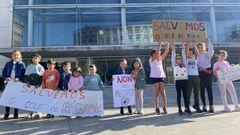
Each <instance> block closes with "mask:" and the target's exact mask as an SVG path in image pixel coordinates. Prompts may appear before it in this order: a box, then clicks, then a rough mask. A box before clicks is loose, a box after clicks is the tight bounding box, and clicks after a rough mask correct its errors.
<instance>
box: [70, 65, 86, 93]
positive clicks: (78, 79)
mask: <svg viewBox="0 0 240 135" xmlns="http://www.w3.org/2000/svg"><path fill="white" fill-rule="evenodd" d="M81 73H82V69H81V68H80V67H76V68H74V70H73V74H72V76H71V78H70V80H69V82H68V90H69V91H71V92H76V91H81V88H82V86H83V77H82V76H81Z"/></svg>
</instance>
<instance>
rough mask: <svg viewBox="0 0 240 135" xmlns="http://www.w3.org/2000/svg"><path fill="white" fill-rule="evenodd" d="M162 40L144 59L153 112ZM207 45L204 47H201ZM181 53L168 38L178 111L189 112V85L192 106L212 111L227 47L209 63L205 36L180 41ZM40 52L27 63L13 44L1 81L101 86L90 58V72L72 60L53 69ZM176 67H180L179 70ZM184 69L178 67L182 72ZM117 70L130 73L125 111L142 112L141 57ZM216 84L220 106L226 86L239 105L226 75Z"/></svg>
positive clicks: (66, 87)
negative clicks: (131, 102) (130, 99)
mask: <svg viewBox="0 0 240 135" xmlns="http://www.w3.org/2000/svg"><path fill="white" fill-rule="evenodd" d="M161 48H162V42H161V41H159V42H158V45H157V48H156V49H154V50H152V52H151V54H150V59H149V65H150V79H151V84H152V89H153V102H154V108H155V112H156V114H161V111H160V107H159V95H161V99H162V111H163V112H162V113H163V114H167V113H168V112H167V107H166V106H167V96H166V91H165V86H164V81H165V78H166V75H165V72H164V69H163V61H164V59H165V58H166V56H167V55H168V53H169V43H168V42H165V50H164V52H163V53H162V52H161ZM206 48H208V49H206ZM180 49H181V53H176V50H177V49H176V47H175V44H174V42H172V43H171V50H172V55H171V61H172V67H173V71H174V78H175V86H176V91H177V105H178V113H179V115H182V114H183V112H186V113H188V114H189V115H191V113H192V111H191V109H190V99H191V95H192V91H193V93H194V104H193V108H194V109H195V110H196V111H197V112H198V113H201V112H207V111H209V112H210V113H214V107H213V91H212V75H215V76H216V78H217V79H218V75H217V71H218V70H221V69H223V68H227V67H230V64H229V62H227V61H226V60H225V59H226V58H227V52H226V51H224V50H221V51H220V52H219V54H218V61H217V62H216V63H215V64H214V66H213V69H212V67H211V58H212V56H213V54H214V49H213V45H212V44H211V43H210V42H209V40H208V39H207V40H206V43H198V44H196V45H193V44H190V43H189V42H187V43H182V44H181V48H180ZM40 61H41V56H40V55H39V54H34V55H33V56H32V63H31V64H30V65H28V66H27V67H26V65H25V63H24V62H23V61H22V54H21V51H19V50H15V51H13V53H12V60H11V61H9V62H8V63H6V65H5V67H4V69H3V72H2V75H3V77H4V78H5V83H7V82H9V81H20V82H24V83H27V85H28V87H32V86H33V87H36V88H37V87H42V88H43V89H53V90H62V91H70V92H75V91H82V90H84V89H87V90H91V91H102V90H103V89H104V88H103V82H102V80H101V78H100V76H99V75H98V74H97V67H96V65H94V64H91V65H90V66H89V74H88V75H87V76H85V77H84V78H83V77H82V75H81V74H82V69H81V67H79V66H77V67H75V68H73V70H71V69H72V67H71V63H70V62H63V63H62V68H60V70H56V69H55V66H56V61H55V60H54V59H52V58H51V59H49V60H48V61H47V69H46V70H45V69H44V68H43V66H42V65H41V64H40V63H39V62H40ZM180 71H181V72H180ZM182 71H183V72H182ZM116 74H130V75H131V76H132V78H133V79H134V82H135V101H136V102H135V103H136V104H135V111H134V112H133V111H132V107H131V106H127V108H128V113H129V114H130V115H132V114H133V113H134V114H144V110H143V93H144V90H145V85H146V75H145V71H144V68H143V65H142V62H141V59H140V58H135V59H134V60H133V62H132V65H131V68H128V63H127V60H126V59H124V58H123V59H121V60H120V63H119V68H118V69H117V71H116ZM218 86H219V90H220V93H221V100H222V103H223V105H224V111H226V112H231V109H230V108H229V106H228V103H227V99H226V91H227V90H228V91H229V93H230V94H231V98H232V101H233V104H234V105H235V110H236V111H240V106H239V104H238V99H237V94H236V91H235V89H234V86H233V83H232V82H231V81H228V82H226V83H220V82H219V81H218ZM205 91H207V94H208V100H209V108H208V109H207V105H206V100H205ZM182 95H183V99H184V105H185V110H184V111H183V110H182V105H181V96H182ZM199 95H200V97H201V99H202V109H201V108H200V104H199ZM9 111H10V107H6V111H5V115H4V119H8V118H9ZM120 114H121V115H124V108H123V107H121V108H120ZM27 117H28V118H32V117H35V118H40V117H42V114H41V113H40V112H30V113H29V114H28V116H27ZM47 117H48V118H53V117H54V115H52V114H47ZM17 118H18V109H16V108H15V109H14V119H17Z"/></svg>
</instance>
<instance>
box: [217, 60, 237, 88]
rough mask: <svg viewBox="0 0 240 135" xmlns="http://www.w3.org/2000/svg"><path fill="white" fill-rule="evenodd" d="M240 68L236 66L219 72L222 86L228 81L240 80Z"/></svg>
mask: <svg viewBox="0 0 240 135" xmlns="http://www.w3.org/2000/svg"><path fill="white" fill-rule="evenodd" d="M239 71H240V66H239V64H238V65H234V66H230V67H228V68H223V69H221V70H219V71H217V75H218V79H219V82H220V83H221V84H223V83H225V82H227V81H235V80H238V79H240V72H239Z"/></svg>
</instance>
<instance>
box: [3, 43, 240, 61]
mask: <svg viewBox="0 0 240 135" xmlns="http://www.w3.org/2000/svg"><path fill="white" fill-rule="evenodd" d="M155 47H156V45H99V46H71V47H63V46H58V47H20V48H10V49H9V48H8V49H0V55H3V56H6V57H11V53H12V51H13V50H21V51H22V54H23V57H24V58H31V56H32V54H33V53H39V54H40V55H42V57H44V58H67V57H79V58H80V57H114V56H116V57H122V56H139V55H149V54H150V52H151V50H152V49H154V48H155ZM222 49H223V50H226V51H228V52H229V53H230V54H239V53H240V45H219V44H214V50H215V53H217V52H218V51H219V50H222Z"/></svg>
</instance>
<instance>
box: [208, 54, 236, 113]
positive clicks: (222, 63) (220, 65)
mask: <svg viewBox="0 0 240 135" xmlns="http://www.w3.org/2000/svg"><path fill="white" fill-rule="evenodd" d="M226 58H227V51H225V50H220V51H219V54H218V61H217V62H216V63H215V64H214V66H213V73H214V75H215V76H216V78H217V80H218V75H217V71H218V70H221V69H224V68H228V67H230V64H229V63H228V62H227V61H226V60H225V59H226ZM217 84H218V88H219V90H220V95H221V100H222V103H223V105H224V111H225V112H231V109H230V108H229V106H228V103H227V97H226V95H227V93H226V91H227V90H228V92H229V93H230V95H231V98H232V102H233V104H234V105H235V110H236V111H238V112H240V106H239V104H238V99H237V93H236V91H235V88H234V86H233V83H232V81H228V82H226V83H223V84H221V83H220V82H219V80H218V81H217Z"/></svg>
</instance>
